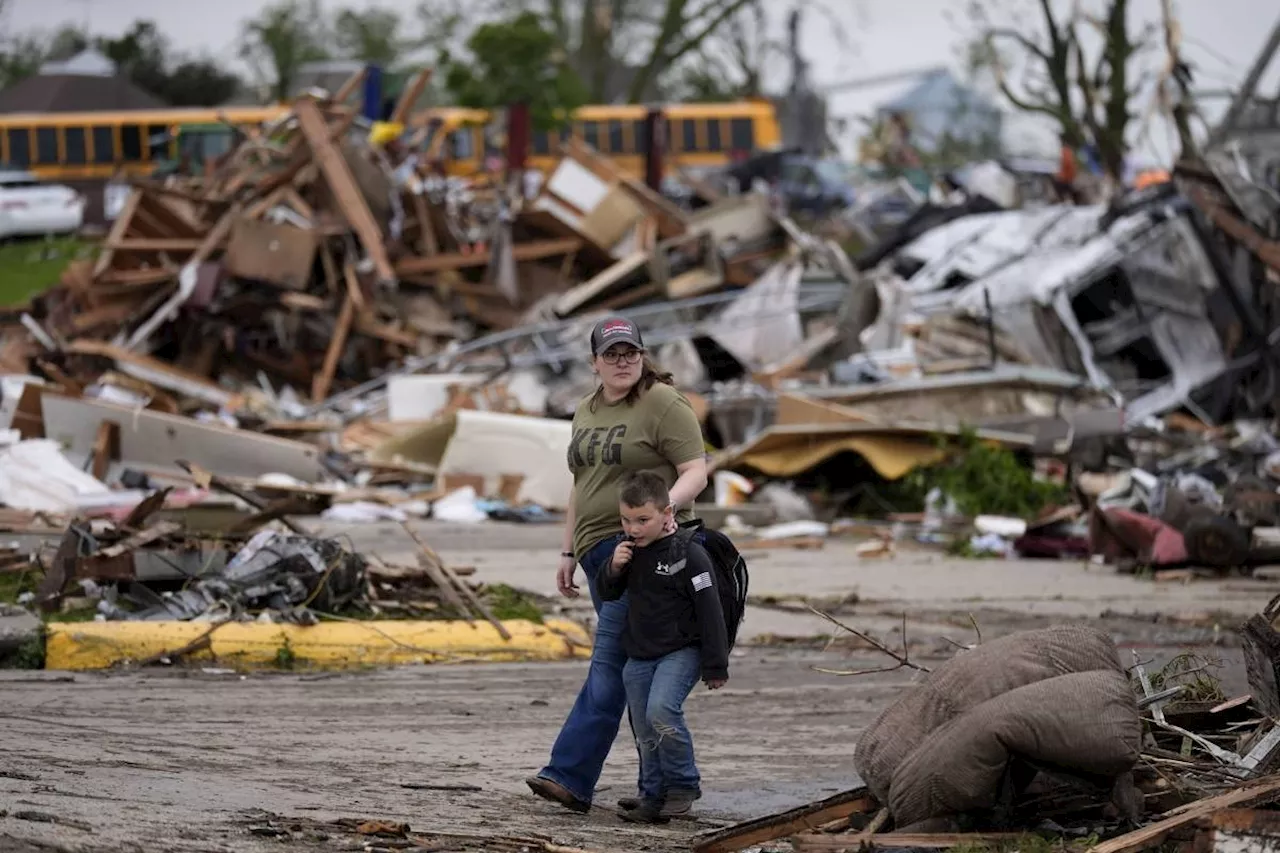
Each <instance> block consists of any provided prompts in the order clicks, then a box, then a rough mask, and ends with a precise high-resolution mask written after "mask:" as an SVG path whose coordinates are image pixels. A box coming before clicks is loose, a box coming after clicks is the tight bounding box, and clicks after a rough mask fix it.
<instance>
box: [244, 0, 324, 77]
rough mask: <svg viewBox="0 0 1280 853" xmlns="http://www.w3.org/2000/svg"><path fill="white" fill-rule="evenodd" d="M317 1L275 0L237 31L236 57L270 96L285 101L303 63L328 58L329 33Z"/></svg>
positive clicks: (322, 10) (321, 8) (322, 11)
mask: <svg viewBox="0 0 1280 853" xmlns="http://www.w3.org/2000/svg"><path fill="white" fill-rule="evenodd" d="M325 20H326V18H325V16H324V9H323V7H322V6H321V5H320V2H319V0H279V1H278V2H276V3H273V4H272V5H270V6H267V7H266V8H264V9H263V10H262V11H261V12H259V13H258V17H256V18H253V19H250V20H248V21H245V22H244V24H243V26H242V28H241V43H240V58H241V59H243V60H245V61H246V62H248V63H249V65H250V67H252V68H253V69H254V73H256V74H257V75H258V77H259V79H263V80H269V81H271V84H272V94H273V96H274V97H275V98H276V99H277V100H280V101H284V100H286V99H288V97H289V92H290V90H291V89H292V88H293V82H294V80H295V79H297V75H298V70H299V69H300V68H301V67H302V65H303V64H305V63H307V62H313V61H316V60H321V59H325V58H327V57H328V43H329V33H328V30H327V28H326V26H325Z"/></svg>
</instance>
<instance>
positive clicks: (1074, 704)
mask: <svg viewBox="0 0 1280 853" xmlns="http://www.w3.org/2000/svg"><path fill="white" fill-rule="evenodd" d="M1141 746H1142V723H1141V721H1140V720H1139V717H1138V706H1137V701H1136V699H1135V698H1134V695H1133V690H1132V688H1131V687H1130V686H1129V681H1128V679H1127V678H1126V677H1125V676H1124V675H1122V674H1120V673H1117V672H1114V671H1110V670H1095V671H1093V672H1079V673H1072V674H1070V675H1061V676H1058V677H1056V678H1050V679H1046V680H1043V681H1037V682H1035V683H1034V684H1028V685H1026V686H1024V687H1018V688H1016V689H1014V690H1010V691H1008V692H1006V693H1002V694H1001V695H999V696H996V697H994V698H992V699H989V700H988V701H986V702H983V703H982V704H980V705H978V706H977V707H975V708H973V709H971V710H969V711H968V712H967V713H965V714H962V715H960V716H959V717H956V718H955V719H953V720H951V721H950V722H948V723H946V724H944V725H942V726H939V727H938V728H937V729H935V730H934V731H933V732H932V733H931V734H930V735H929V736H928V737H926V738H925V739H924V740H923V741H922V742H921V743H920V744H919V745H918V747H917V748H916V749H915V750H913V751H912V753H911V754H910V755H909V756H908V757H907V758H906V760H904V761H903V762H902V763H901V764H899V765H898V768H897V771H896V772H895V773H894V774H893V782H892V785H891V786H890V790H889V799H888V804H889V810H890V811H891V812H892V814H893V818H894V821H895V822H896V823H897V824H898V825H899V826H905V825H908V824H912V823H915V822H916V821H921V820H926V819H929V818H938V817H948V816H952V815H959V814H962V813H965V812H970V811H975V810H980V809H991V808H993V807H995V805H996V796H997V794H998V792H999V790H1000V782H1001V777H1002V775H1003V774H1004V772H1005V767H1006V765H1007V764H1008V763H1009V760H1010V758H1011V757H1012V756H1018V757H1021V758H1024V759H1026V760H1028V761H1031V762H1033V763H1035V764H1038V765H1041V766H1048V767H1051V768H1053V769H1055V770H1059V771H1062V772H1064V773H1074V774H1076V775H1081V776H1092V777H1095V778H1098V777H1101V778H1106V779H1114V778H1115V777H1117V776H1119V775H1120V774H1122V773H1125V772H1127V771H1129V770H1132V769H1133V767H1134V765H1135V764H1136V763H1137V760H1138V752H1139V750H1140V748H1141Z"/></svg>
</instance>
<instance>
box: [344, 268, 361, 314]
mask: <svg viewBox="0 0 1280 853" xmlns="http://www.w3.org/2000/svg"><path fill="white" fill-rule="evenodd" d="M342 277H343V278H344V279H346V282H347V298H348V299H350V300H351V303H352V304H353V305H355V308H356V313H357V314H358V313H360V312H362V311H364V310H365V304H364V289H363V288H362V287H361V286H360V277H359V275H357V274H356V265H355V264H354V263H352V262H351V261H347V262H346V263H345V264H344V265H343V267H342Z"/></svg>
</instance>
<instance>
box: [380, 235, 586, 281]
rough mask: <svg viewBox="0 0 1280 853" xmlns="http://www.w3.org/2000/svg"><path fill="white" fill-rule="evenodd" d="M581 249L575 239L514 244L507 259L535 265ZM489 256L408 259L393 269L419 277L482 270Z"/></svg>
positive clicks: (486, 252) (438, 256)
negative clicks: (446, 272)
mask: <svg viewBox="0 0 1280 853" xmlns="http://www.w3.org/2000/svg"><path fill="white" fill-rule="evenodd" d="M581 248H582V240H580V239H578V238H577V237H563V238H559V239H555V240H535V241H531V242H527V243H518V244H516V245H515V246H512V247H511V255H512V257H513V258H514V259H515V261H516V262H517V263H519V262H521V261H536V260H540V259H541V258H554V257H557V256H559V255H567V254H569V253H570V252H576V251H578V250H579V249H581ZM489 258H490V253H489V251H488V250H485V251H483V252H472V253H471V254H469V255H464V254H462V253H461V252H449V253H447V254H443V255H435V256H433V257H429V258H409V259H407V260H403V261H401V262H400V263H399V264H397V265H396V272H397V273H399V274H400V275H402V276H411V275H421V274H423V273H432V272H444V271H445V270H459V269H465V268H467V267H483V266H487V265H488V264H489Z"/></svg>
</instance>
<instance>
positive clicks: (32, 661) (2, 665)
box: [0, 627, 45, 669]
mask: <svg viewBox="0 0 1280 853" xmlns="http://www.w3.org/2000/svg"><path fill="white" fill-rule="evenodd" d="M44 656H45V631H44V629H43V627H42V628H41V629H40V631H39V632H38V633H36V634H35V635H33V636H31V637H28V638H27V639H26V640H24V641H23V643H22V645H20V646H18V648H16V649H14V650H13V651H12V652H10V653H8V654H0V669H44Z"/></svg>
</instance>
